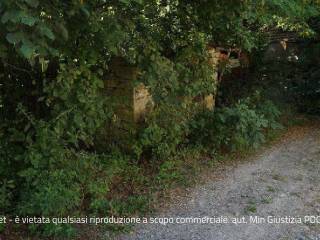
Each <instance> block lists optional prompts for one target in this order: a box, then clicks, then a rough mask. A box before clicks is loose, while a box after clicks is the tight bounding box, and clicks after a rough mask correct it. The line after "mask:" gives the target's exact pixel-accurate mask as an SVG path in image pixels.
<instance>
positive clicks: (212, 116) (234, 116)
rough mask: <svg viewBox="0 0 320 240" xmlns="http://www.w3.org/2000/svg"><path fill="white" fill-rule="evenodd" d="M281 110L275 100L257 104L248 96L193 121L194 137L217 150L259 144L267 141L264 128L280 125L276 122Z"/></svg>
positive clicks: (193, 139) (238, 148)
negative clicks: (274, 103)
mask: <svg viewBox="0 0 320 240" xmlns="http://www.w3.org/2000/svg"><path fill="white" fill-rule="evenodd" d="M250 105H251V106H250ZM279 114H280V112H279V111H278V109H277V108H276V107H275V106H274V105H273V104H272V103H271V102H268V101H267V102H266V103H263V104H259V105H258V106H257V105H253V104H252V102H251V101H250V99H245V100H242V101H239V102H238V103H237V104H235V105H233V106H231V107H225V108H220V109H216V110H215V111H212V112H205V113H203V114H201V115H199V116H198V118H196V119H195V121H192V122H191V129H192V130H191V132H192V134H191V139H192V141H193V142H200V143H201V144H204V145H206V146H210V147H213V148H215V149H217V150H221V149H228V150H232V151H235V150H240V149H243V148H248V147H251V146H252V147H253V148H257V147H258V146H259V145H260V144H261V143H263V142H264V141H265V136H264V129H266V128H268V127H271V128H278V127H279V125H278V124H276V120H277V118H278V117H279Z"/></svg>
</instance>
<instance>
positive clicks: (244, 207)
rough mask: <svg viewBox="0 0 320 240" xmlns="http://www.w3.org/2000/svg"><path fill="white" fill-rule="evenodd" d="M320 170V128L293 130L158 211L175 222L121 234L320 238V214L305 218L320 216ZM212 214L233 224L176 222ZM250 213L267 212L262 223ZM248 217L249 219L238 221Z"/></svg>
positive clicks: (238, 239) (187, 238) (175, 238)
mask: <svg viewBox="0 0 320 240" xmlns="http://www.w3.org/2000/svg"><path fill="white" fill-rule="evenodd" d="M319 170H320V130H319V129H317V128H316V127H307V128H303V127H301V128H298V129H293V130H292V131H290V134H289V135H288V136H285V138H284V140H283V141H281V142H280V143H277V144H275V145H274V146H272V147H270V148H268V149H267V150H264V151H263V152H262V153H261V154H259V155H256V156H255V157H254V159H249V161H245V162H242V163H241V164H240V165H238V166H237V167H228V168H227V169H226V170H225V171H224V173H223V175H224V177H223V178H222V179H220V180H208V182H207V183H206V184H204V185H201V186H197V187H195V188H194V189H193V190H192V191H191V192H190V193H188V194H187V196H184V197H178V198H177V199H178V200H175V201H174V202H173V203H172V204H171V205H170V207H169V208H168V209H166V210H164V211H163V212H162V213H158V215H157V216H156V217H166V218H172V219H173V221H174V223H169V224H166V225H162V224H151V223H148V224H141V225H138V226H137V227H136V228H135V229H134V230H133V232H132V233H130V234H128V235H122V236H118V237H117V239H118V240H131V239H134V240H138V239H139V240H165V239H169V240H197V239H199V240H200V239H201V240H251V239H252V240H260V239H261V240H267V239H268V240H272V239H275V240H296V239H297V240H298V239H299V240H303V239H314V240H316V239H317V240H320V217H319V219H318V220H319V223H318V224H312V223H309V222H305V219H304V216H306V215H315V216H320V191H319V190H320V185H319V180H320V171H319ZM206 216H207V217H211V218H213V217H214V216H216V217H219V216H225V217H227V220H228V223H224V224H218V223H216V224H213V223H206V224H199V223H194V224H180V223H176V221H177V220H178V219H179V218H180V220H181V218H185V217H193V218H195V217H206ZM250 216H252V217H254V216H260V217H262V220H261V221H262V223H260V224H257V223H252V222H251V223H250ZM268 216H278V217H286V216H291V217H295V221H299V217H301V219H302V221H303V222H302V223H297V224H293V223H282V224H272V223H268ZM242 217H244V219H245V221H246V222H247V223H239V224H234V223H232V220H234V219H235V218H238V220H241V219H242ZM260 219H261V218H260ZM263 219H264V220H266V223H263ZM270 220H271V219H270ZM291 220H293V219H290V220H283V221H288V222H289V221H291ZM181 221H184V220H183V219H182V220H181ZM212 221H213V220H212Z"/></svg>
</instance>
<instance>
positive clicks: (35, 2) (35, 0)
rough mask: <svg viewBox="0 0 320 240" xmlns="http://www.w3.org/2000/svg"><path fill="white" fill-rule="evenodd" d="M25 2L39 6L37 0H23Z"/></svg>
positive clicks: (34, 6) (31, 5) (32, 5)
mask: <svg viewBox="0 0 320 240" xmlns="http://www.w3.org/2000/svg"><path fill="white" fill-rule="evenodd" d="M25 2H26V3H27V4H28V5H29V6H30V7H33V8H36V7H38V6H39V1H38V0H25Z"/></svg>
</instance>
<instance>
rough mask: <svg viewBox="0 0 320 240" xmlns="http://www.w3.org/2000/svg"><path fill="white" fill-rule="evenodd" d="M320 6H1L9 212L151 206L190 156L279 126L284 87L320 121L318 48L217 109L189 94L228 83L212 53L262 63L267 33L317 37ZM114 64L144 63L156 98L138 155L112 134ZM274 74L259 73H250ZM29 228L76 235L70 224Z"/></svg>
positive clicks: (158, 2)
mask: <svg viewBox="0 0 320 240" xmlns="http://www.w3.org/2000/svg"><path fill="white" fill-rule="evenodd" d="M318 7H319V6H318V3H317V1H312V0H305V1H300V0H269V1H254V0H246V1H237V0H231V1H229V0H228V1H205V0H203V1H188V0H119V1H112V0H110V1H108V0H93V1H85V0H70V1H60V0H50V1H49V0H44V1H38V0H15V1H13V0H2V1H0V16H1V21H0V33H1V35H0V116H1V121H0V183H1V185H0V212H1V213H3V214H7V215H11V216H15V215H20V216H21V215H29V216H66V215H78V216H79V215H84V214H95V215H99V214H103V215H106V214H109V215H132V214H137V213H139V212H142V211H144V210H145V209H146V208H147V206H148V205H149V203H150V201H151V198H150V195H151V194H152V193H153V192H154V191H157V190H159V189H160V188H161V187H167V186H168V185H170V184H171V183H172V182H175V181H179V180H181V179H182V178H183V174H186V173H185V169H183V168H182V167H181V166H182V165H183V164H184V162H185V161H187V160H186V159H187V158H188V156H190V155H191V156H194V158H195V159H199V158H200V157H199V156H198V155H199V154H202V153H210V155H212V156H216V154H218V153H220V152H225V151H235V150H239V149H243V148H246V147H250V146H258V145H259V144H260V143H262V142H263V141H264V138H265V133H266V129H270V128H273V129H274V128H279V124H278V119H279V117H280V111H279V110H278V109H277V107H276V106H275V105H274V104H273V103H272V102H270V101H269V100H268V96H269V94H268V87H269V86H271V85H272V86H275V85H274V82H276V84H282V85H281V86H282V87H283V86H285V92H286V93H287V94H286V96H287V97H288V98H287V99H285V103H286V104H287V103H292V102H293V99H294V101H295V102H299V106H300V109H308V110H309V112H313V113H315V112H318V113H319V92H320V84H319V80H318V79H319V78H318V76H319V75H318V74H319V68H318V66H317V65H315V62H317V64H319V61H318V60H317V58H319V57H318V56H319V55H318V54H315V53H314V50H311V53H312V56H311V57H310V53H308V52H307V51H306V52H305V53H304V56H305V57H304V58H303V61H298V62H294V63H292V62H290V63H287V62H286V63H285V65H286V66H288V69H292V68H293V67H292V65H295V66H294V69H296V71H297V73H296V74H292V71H290V70H289V71H287V72H286V75H285V74H284V73H283V74H282V75H281V76H279V74H278V75H277V73H278V71H276V70H275V71H274V74H270V81H265V82H264V84H261V82H258V83H257V81H253V80H252V81H250V82H252V83H250V86H246V88H243V92H244V94H241V96H240V97H241V98H243V99H242V100H240V101H238V100H239V98H240V97H237V98H235V99H233V100H232V101H224V102H228V104H220V105H219V106H218V108H217V109H216V110H215V111H214V112H210V111H208V112H204V113H203V112H202V113H199V114H195V112H196V110H195V108H196V107H197V106H195V104H193V103H192V101H191V102H190V101H184V100H183V99H193V98H195V97H197V96H204V95H206V94H209V93H213V92H215V91H216V89H217V88H218V89H219V86H218V84H217V82H215V81H213V79H212V74H213V72H212V71H213V70H212V68H211V66H210V65H209V61H208V55H207V47H208V45H213V46H223V47H226V48H227V47H232V48H241V49H243V50H245V51H247V52H254V54H255V55H257V56H259V51H261V49H263V46H264V45H265V44H266V38H265V32H266V30H268V29H270V28H282V29H285V30H294V31H296V32H299V34H301V36H304V37H310V38H314V36H315V34H316V32H317V29H312V28H310V27H309V25H308V23H309V20H310V19H311V18H313V19H315V18H317V16H318V14H319V12H318ZM312 48H313V49H317V51H318V50H319V45H317V44H313V45H312ZM309 51H310V49H309ZM114 57H121V58H123V59H125V60H126V61H127V62H128V63H130V64H131V65H133V66H137V68H138V69H139V77H138V80H137V82H143V83H144V84H146V85H147V86H149V87H150V91H151V93H152V96H153V100H154V104H155V106H154V110H153V111H152V113H151V114H150V116H148V117H147V119H146V121H145V123H144V124H143V125H142V126H140V128H139V129H137V130H136V131H137V132H135V133H134V134H133V135H132V139H131V141H130V147H128V148H123V145H124V144H123V143H121V142H119V141H113V136H112V134H105V131H107V130H108V129H110V126H112V124H114V122H113V119H114V106H115V105H114V102H113V101H111V99H110V96H106V94H104V92H103V88H104V81H105V79H106V75H107V74H108V71H109V66H110V62H111V60H112V59H113V58H114ZM257 65H259V64H258V63H257ZM277 66H278V65H277ZM298 66H299V67H298ZM274 67H276V66H274ZM306 70H307V71H306ZM263 71H265V70H263V69H262V67H261V65H260V67H259V66H255V74H253V75H254V76H256V79H258V78H259V76H260V75H263ZM259 74H260V75H259ZM290 74H291V75H290ZM302 76H303V79H304V80H303V81H301V78H302ZM251 77H253V76H251ZM276 77H278V78H276ZM275 79H276V80H277V81H275ZM275 88H277V87H275ZM283 88H284V87H283ZM278 89H279V88H278ZM256 90H259V91H258V92H256ZM218 91H219V90H218ZM227 92H228V91H227ZM281 95H282V94H279V96H281ZM220 97H221V98H228V96H227V94H222V96H220ZM306 98H307V99H308V101H305V100H306ZM181 99H182V100H181ZM221 102H223V101H221ZM306 105H307V107H306ZM101 135H106V136H107V137H101ZM105 138H107V139H105ZM101 139H103V141H102V140H101ZM191 153H192V154H193V155H192V154H191ZM197 156H198V158H197ZM155 183H156V184H155ZM31 226H32V225H31ZM0 229H1V226H0ZM1 230H2V231H4V230H5V229H1ZM29 231H33V233H41V234H44V235H49V236H55V235H58V236H59V235H67V236H68V235H73V234H75V232H74V229H73V227H72V226H66V225H63V226H55V225H43V226H36V225H34V226H32V227H31V229H29Z"/></svg>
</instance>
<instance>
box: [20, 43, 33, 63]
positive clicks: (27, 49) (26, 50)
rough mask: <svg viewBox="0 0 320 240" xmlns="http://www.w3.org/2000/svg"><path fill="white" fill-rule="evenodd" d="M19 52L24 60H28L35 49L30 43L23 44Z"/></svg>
mask: <svg viewBox="0 0 320 240" xmlns="http://www.w3.org/2000/svg"><path fill="white" fill-rule="evenodd" d="M20 51H21V53H22V55H23V56H24V57H25V58H27V59H30V58H31V57H32V55H33V53H34V51H35V47H34V45H33V44H32V43H30V42H24V43H23V44H22V46H21V48H20Z"/></svg>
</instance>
